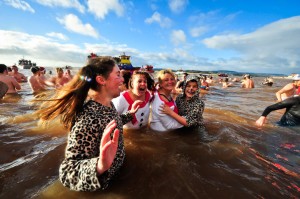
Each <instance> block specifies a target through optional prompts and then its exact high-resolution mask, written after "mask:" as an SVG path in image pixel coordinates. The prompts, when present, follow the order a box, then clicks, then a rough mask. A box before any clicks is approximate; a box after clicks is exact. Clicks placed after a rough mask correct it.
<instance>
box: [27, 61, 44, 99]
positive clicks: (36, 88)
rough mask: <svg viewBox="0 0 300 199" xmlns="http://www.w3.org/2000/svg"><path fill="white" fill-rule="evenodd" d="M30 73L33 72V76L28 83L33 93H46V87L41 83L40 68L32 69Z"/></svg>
mask: <svg viewBox="0 0 300 199" xmlns="http://www.w3.org/2000/svg"><path fill="white" fill-rule="evenodd" d="M30 71H31V72H32V76H30V77H29V78H28V83H29V85H30V88H31V90H32V92H33V93H35V94H36V93H39V92H41V91H45V90H46V89H45V87H44V86H43V85H42V84H41V83H40V77H39V75H40V68H39V67H37V66H34V67H31V68H30Z"/></svg>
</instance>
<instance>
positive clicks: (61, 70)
mask: <svg viewBox="0 0 300 199" xmlns="http://www.w3.org/2000/svg"><path fill="white" fill-rule="evenodd" d="M55 70H56V73H59V72H64V70H63V69H62V68H60V67H57V68H55Z"/></svg>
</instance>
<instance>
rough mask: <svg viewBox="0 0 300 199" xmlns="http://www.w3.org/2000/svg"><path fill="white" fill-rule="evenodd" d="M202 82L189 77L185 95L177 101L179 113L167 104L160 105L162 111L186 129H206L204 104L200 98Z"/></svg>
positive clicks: (181, 95) (178, 97)
mask: <svg viewBox="0 0 300 199" xmlns="http://www.w3.org/2000/svg"><path fill="white" fill-rule="evenodd" d="M199 88H200V82H199V80H198V77H195V76H193V75H189V76H188V77H187V78H186V81H185V82H184V86H183V93H182V94H179V95H178V96H177V98H176V100H175V102H176V105H177V107H178V113H176V112H175V111H173V110H172V109H171V108H170V107H169V106H167V105H166V104H161V105H160V110H161V112H162V113H165V114H167V115H169V116H171V117H172V118H174V119H175V120H177V121H178V122H179V123H180V124H182V125H183V126H186V127H204V122H203V116H202V115H203V112H204V106H205V104H204V102H203V101H202V100H201V99H200V97H199V90H200V89H199Z"/></svg>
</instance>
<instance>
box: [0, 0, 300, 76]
mask: <svg viewBox="0 0 300 199" xmlns="http://www.w3.org/2000/svg"><path fill="white" fill-rule="evenodd" d="M299 35H300V1H299V0H272V1H271V0H264V1H262V0H146V1H143V0H132V1H127V0H86V1H79V0H27V1H25V0H2V1H0V62H1V63H4V64H6V65H13V64H14V63H17V61H18V60H19V59H20V58H23V57H24V58H25V59H31V60H32V61H33V62H36V63H37V65H40V66H48V67H49V66H53V67H56V66H65V65H71V66H74V67H80V66H82V65H84V63H85V60H86V57H87V55H88V54H89V53H91V52H93V53H96V54H98V55H111V56H119V55H120V54H122V53H123V52H125V53H126V54H127V55H130V56H131V61H132V64H133V65H134V66H142V65H145V64H151V65H153V66H154V67H157V68H171V69H174V70H178V69H181V68H182V69H190V70H193V69H195V70H208V71H209V70H234V71H239V72H262V73H279V74H290V73H300V36H299Z"/></svg>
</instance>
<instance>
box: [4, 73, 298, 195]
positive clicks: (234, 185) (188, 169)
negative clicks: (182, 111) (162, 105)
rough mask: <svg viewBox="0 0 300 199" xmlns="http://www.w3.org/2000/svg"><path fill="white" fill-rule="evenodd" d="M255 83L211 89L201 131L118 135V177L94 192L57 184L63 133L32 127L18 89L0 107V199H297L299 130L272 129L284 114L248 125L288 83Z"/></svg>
mask: <svg viewBox="0 0 300 199" xmlns="http://www.w3.org/2000/svg"><path fill="white" fill-rule="evenodd" d="M23 72H24V71H23ZM26 72H27V71H25V73H26ZM254 80H255V82H256V88H255V89H252V90H244V89H241V88H239V84H236V86H235V87H233V88H227V89H222V88H221V87H220V85H216V86H214V87H212V88H211V90H210V91H209V93H208V94H207V95H205V96H203V100H204V101H205V104H206V109H205V113H204V118H205V130H195V131H185V130H176V131H172V132H165V133H155V132H152V131H151V130H147V129H143V130H137V131H125V132H124V136H125V147H126V162H125V165H124V167H123V168H122V170H121V173H120V175H119V176H117V177H116V179H115V181H114V182H113V184H112V186H111V187H110V188H109V189H108V190H106V191H98V192H93V193H83V192H74V191H70V190H68V189H67V188H65V187H63V186H62V185H61V183H60V182H59V181H58V168H59V164H60V162H61V161H62V159H63V156H64V149H65V146H66V136H67V132H66V131H64V130H63V129H62V128H61V125H59V124H58V122H53V124H52V125H51V126H49V128H47V129H44V128H41V127H38V125H37V124H38V120H37V119H36V118H35V117H34V116H33V115H32V112H33V110H34V104H32V103H30V102H29V101H30V100H31V99H33V98H34V97H33V96H32V95H31V94H30V92H29V86H28V85H27V84H26V83H25V84H23V85H22V86H23V88H24V90H25V91H22V92H21V94H20V97H13V98H10V99H5V100H2V101H1V102H0V154H1V156H0V198H117V199H119V198H120V199H123V198H157V199H160V198H299V196H300V167H299V166H300V146H299V143H300V136H299V135H300V128H299V127H293V128H290V127H280V126H277V125H276V121H278V120H279V119H280V116H281V114H282V112H283V111H276V112H272V113H271V114H270V115H269V116H268V124H267V125H266V126H265V127H263V128H258V127H256V126H255V125H254V122H255V120H256V119H258V117H259V116H260V114H261V113H262V111H263V110H264V108H265V107H266V106H268V105H270V104H272V103H274V102H275V94H274V93H275V92H276V91H277V90H279V89H280V88H281V87H282V86H283V85H285V84H286V83H289V82H290V80H285V79H275V84H274V85H273V87H266V86H263V85H260V84H259V83H260V82H262V80H263V78H260V77H255V78H254Z"/></svg>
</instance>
